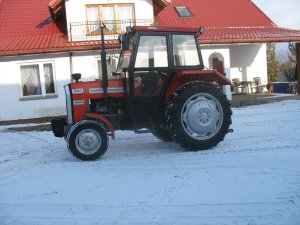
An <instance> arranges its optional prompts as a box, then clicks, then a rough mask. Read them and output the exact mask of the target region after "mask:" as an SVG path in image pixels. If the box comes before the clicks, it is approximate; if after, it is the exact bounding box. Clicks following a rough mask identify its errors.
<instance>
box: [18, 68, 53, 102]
mask: <svg viewBox="0 0 300 225" xmlns="http://www.w3.org/2000/svg"><path fill="white" fill-rule="evenodd" d="M20 72H21V84H22V88H21V89H22V97H29V96H31V97H32V96H41V97H45V96H48V95H54V94H55V84H54V72H53V63H37V64H29V65H21V66H20Z"/></svg>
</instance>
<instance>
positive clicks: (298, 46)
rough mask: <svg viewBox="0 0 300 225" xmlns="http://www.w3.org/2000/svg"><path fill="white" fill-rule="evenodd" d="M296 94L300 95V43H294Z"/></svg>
mask: <svg viewBox="0 0 300 225" xmlns="http://www.w3.org/2000/svg"><path fill="white" fill-rule="evenodd" d="M296 58H297V81H298V95H300V43H296Z"/></svg>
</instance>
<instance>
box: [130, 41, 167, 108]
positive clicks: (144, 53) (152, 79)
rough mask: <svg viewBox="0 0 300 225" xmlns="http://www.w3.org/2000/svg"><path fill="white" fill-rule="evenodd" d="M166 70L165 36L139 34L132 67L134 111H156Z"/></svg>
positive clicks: (165, 78)
mask: <svg viewBox="0 0 300 225" xmlns="http://www.w3.org/2000/svg"><path fill="white" fill-rule="evenodd" d="M167 71H168V54H167V37H166V36H165V35H149V36H146V35H141V36H140V38H139V45H138V48H137V52H136V56H135V62H134V68H133V77H134V79H133V80H134V97H133V98H134V106H133V107H134V111H135V112H138V113H142V114H143V113H146V114H155V113H156V112H157V109H158V107H159V99H160V93H161V90H162V87H163V85H164V83H165V81H166V80H167V76H168V73H167Z"/></svg>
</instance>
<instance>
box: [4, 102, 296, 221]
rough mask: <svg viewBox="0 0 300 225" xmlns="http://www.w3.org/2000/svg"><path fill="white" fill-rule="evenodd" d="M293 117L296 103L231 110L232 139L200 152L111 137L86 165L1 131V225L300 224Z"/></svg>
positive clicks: (25, 135) (123, 135) (36, 138)
mask: <svg viewBox="0 0 300 225" xmlns="http://www.w3.org/2000/svg"><path fill="white" fill-rule="evenodd" d="M299 116H300V101H299V100H294V101H293V100H290V101H282V102H277V103H272V104H266V105H257V106H249V107H244V108H234V109H233V124H232V128H233V129H234V133H232V134H228V135H227V136H226V138H225V140H224V141H223V142H222V143H220V144H219V145H218V146H217V147H215V148H214V149H211V150H207V151H199V152H185V151H183V150H182V149H181V148H180V147H179V146H177V145H176V144H173V143H164V142H161V141H159V140H157V139H156V138H155V137H153V136H152V135H151V134H139V135H138V134H134V133H132V132H117V134H116V137H117V139H116V140H115V141H110V146H109V149H108V151H107V153H106V154H105V155H104V156H103V157H102V158H101V159H100V160H98V161H92V162H82V161H79V160H77V159H75V158H74V157H72V156H71V154H70V153H69V152H68V151H67V147H66V143H65V141H64V139H59V138H55V137H54V136H53V135H52V133H51V132H7V131H4V129H5V128H7V127H4V126H2V127H0V149H1V150H0V224H1V225H7V224H9V225H48V224H49V225H56V224H63V225H68V224H72V225H73V224H101V225H102V224H104V225H106V224H121V225H123V224H137V225H143V224H145V225H154V224H164V225H165V224H166V225H171V224H172V225H173V224H174V225H179V224H185V225H193V224H197V225H198V224H199V225H202V224H203V225H204V224H205V225H209V224H211V225H222V224H226V225H227V224H228V225H239V224H241V225H299V224H300V117H299Z"/></svg>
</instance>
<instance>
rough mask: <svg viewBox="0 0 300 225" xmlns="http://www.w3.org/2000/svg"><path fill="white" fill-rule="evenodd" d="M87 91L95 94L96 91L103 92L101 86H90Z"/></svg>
mask: <svg viewBox="0 0 300 225" xmlns="http://www.w3.org/2000/svg"><path fill="white" fill-rule="evenodd" d="M89 92H90V93H91V94H96V93H103V89H102V88H90V89H89Z"/></svg>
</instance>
